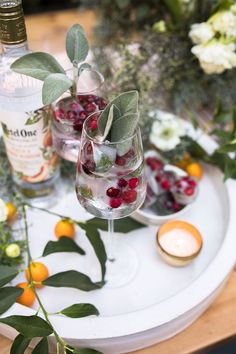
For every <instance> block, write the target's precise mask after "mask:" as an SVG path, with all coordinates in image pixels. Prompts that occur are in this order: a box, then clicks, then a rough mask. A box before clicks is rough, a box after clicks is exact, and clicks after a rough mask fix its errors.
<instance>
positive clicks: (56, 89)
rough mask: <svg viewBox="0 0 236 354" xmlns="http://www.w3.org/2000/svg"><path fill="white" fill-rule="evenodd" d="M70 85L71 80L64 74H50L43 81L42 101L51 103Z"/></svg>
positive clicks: (71, 83)
mask: <svg viewBox="0 0 236 354" xmlns="http://www.w3.org/2000/svg"><path fill="white" fill-rule="evenodd" d="M72 85H73V82H72V80H71V79H69V78H68V77H67V76H66V75H65V74H50V75H49V76H48V77H47V78H46V79H45V80H44V83H43V103H44V104H45V105H47V104H50V103H53V102H54V101H56V99H57V98H59V97H60V96H61V95H62V94H63V93H64V92H66V91H67V90H68V89H69V88H70V87H71V86H72Z"/></svg>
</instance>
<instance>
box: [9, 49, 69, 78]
mask: <svg viewBox="0 0 236 354" xmlns="http://www.w3.org/2000/svg"><path fill="white" fill-rule="evenodd" d="M11 69H12V70H13V71H15V72H17V73H19V74H24V75H27V76H31V77H33V78H35V79H38V80H42V81H44V80H45V79H46V78H47V77H48V76H49V75H50V74H58V73H61V74H65V70H64V69H63V67H62V66H61V65H60V64H59V63H58V61H57V60H56V59H55V58H54V57H53V56H52V55H50V54H48V53H43V52H35V53H29V54H26V55H24V56H22V57H20V58H19V59H17V60H16V61H14V63H13V64H12V65H11Z"/></svg>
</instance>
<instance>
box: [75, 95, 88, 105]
mask: <svg viewBox="0 0 236 354" xmlns="http://www.w3.org/2000/svg"><path fill="white" fill-rule="evenodd" d="M77 98H78V100H79V101H80V102H81V103H83V102H86V101H87V96H86V95H78V96H77Z"/></svg>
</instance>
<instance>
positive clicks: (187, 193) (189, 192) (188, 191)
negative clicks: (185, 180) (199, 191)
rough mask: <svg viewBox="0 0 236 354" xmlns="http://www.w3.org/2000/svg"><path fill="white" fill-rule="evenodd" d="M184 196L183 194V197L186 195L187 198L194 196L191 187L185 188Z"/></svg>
mask: <svg viewBox="0 0 236 354" xmlns="http://www.w3.org/2000/svg"><path fill="white" fill-rule="evenodd" d="M184 194H185V195H188V196H191V195H193V194H194V188H193V187H187V188H185V190H184Z"/></svg>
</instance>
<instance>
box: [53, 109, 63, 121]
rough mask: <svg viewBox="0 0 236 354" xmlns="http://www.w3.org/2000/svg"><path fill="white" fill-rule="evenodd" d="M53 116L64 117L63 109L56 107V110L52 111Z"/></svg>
mask: <svg viewBox="0 0 236 354" xmlns="http://www.w3.org/2000/svg"><path fill="white" fill-rule="evenodd" d="M54 114H55V117H56V118H61V119H62V118H64V114H65V112H64V111H63V109H57V110H56V111H54Z"/></svg>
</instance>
